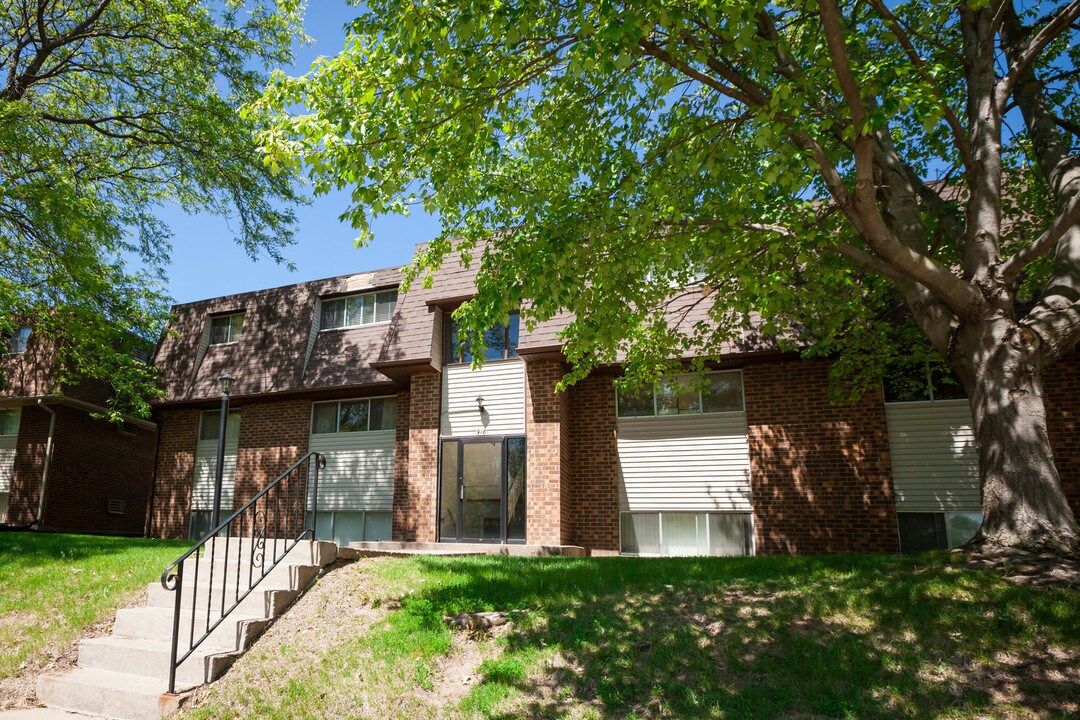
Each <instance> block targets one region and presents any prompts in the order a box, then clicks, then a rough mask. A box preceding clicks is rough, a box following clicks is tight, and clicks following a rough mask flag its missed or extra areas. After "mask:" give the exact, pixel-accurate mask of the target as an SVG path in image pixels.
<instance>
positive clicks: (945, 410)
mask: <svg viewBox="0 0 1080 720" xmlns="http://www.w3.org/2000/svg"><path fill="white" fill-rule="evenodd" d="M885 418H886V420H887V422H888V427H889V451H890V454H891V456H892V473H893V488H894V490H895V492H896V509H897V511H898V512H941V511H944V510H956V511H970V512H979V511H980V510H981V507H982V502H981V494H980V492H979V458H978V453H977V452H976V450H975V436H974V432H973V430H972V421H971V409H970V406H969V405H968V401H967V400H936V401H933V402H904V403H886V405H885Z"/></svg>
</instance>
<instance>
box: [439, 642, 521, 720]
mask: <svg viewBox="0 0 1080 720" xmlns="http://www.w3.org/2000/svg"><path fill="white" fill-rule="evenodd" d="M504 627H505V626H504ZM497 653H498V651H497V650H496V649H495V648H494V647H493V645H492V644H491V643H490V642H487V641H485V639H484V637H483V636H482V635H476V634H473V633H468V632H457V633H454V640H453V645H452V649H451V650H450V654H449V655H447V656H446V657H444V658H443V659H442V661H441V662H440V663H439V665H438V668H437V670H436V671H435V674H434V677H433V678H432V688H431V690H429V691H427V695H428V699H429V701H430V702H431V704H432V706H433V707H436V708H442V707H447V706H454V705H457V704H458V703H459V702H461V699H462V698H463V697H465V696H466V695H468V694H469V691H470V690H471V689H472V688H473V686H474V685H477V684H478V683H479V682H480V680H481V678H480V675H479V669H480V664H481V663H482V662H484V660H486V659H489V658H493V657H495V656H496V655H497Z"/></svg>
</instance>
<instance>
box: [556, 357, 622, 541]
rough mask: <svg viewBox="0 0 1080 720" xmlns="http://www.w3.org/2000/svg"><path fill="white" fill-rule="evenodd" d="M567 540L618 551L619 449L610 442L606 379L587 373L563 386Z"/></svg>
mask: <svg viewBox="0 0 1080 720" xmlns="http://www.w3.org/2000/svg"><path fill="white" fill-rule="evenodd" d="M569 400H570V424H569V430H570V432H569V436H570V437H569V442H568V443H564V444H565V445H566V446H567V447H568V448H569V449H570V453H571V456H572V457H573V462H574V467H573V470H574V472H573V479H572V480H571V481H570V487H569V501H568V502H564V506H566V507H567V508H568V509H569V511H570V528H571V530H570V540H569V542H570V544H572V545H581V546H583V547H586V548H588V549H589V550H591V551H597V550H599V551H604V552H618V551H619V454H618V448H617V447H616V444H615V388H614V386H613V385H612V378H611V377H610V376H606V375H593V376H590V377H587V378H585V379H584V380H582V381H580V382H578V383H577V384H576V385H574V386H573V387H572V388H570V391H569Z"/></svg>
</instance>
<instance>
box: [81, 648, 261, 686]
mask: <svg viewBox="0 0 1080 720" xmlns="http://www.w3.org/2000/svg"><path fill="white" fill-rule="evenodd" d="M171 649H172V646H171V643H170V642H169V641H168V640H148V639H146V638H126V637H117V636H110V637H100V638H88V639H86V640H81V641H80V642H79V667H81V668H86V669H89V670H108V671H110V672H117V673H130V674H132V675H141V676H143V677H149V678H154V679H157V680H168V679H169V661H170V660H171V657H170V652H171ZM238 657H240V653H239V652H238V651H234V652H214V651H212V650H203V649H202V647H201V646H200V647H199V648H197V649H196V650H195V652H193V653H192V654H191V657H189V658H188V659H187V660H185V661H184V662H183V663H181V664H180V667H178V668H177V670H176V682H177V684H178V685H186V686H187V685H189V686H192V687H194V686H196V685H202V684H204V683H208V682H213V681H214V680H217V679H218V678H219V677H221V676H222V675H224V674H225V671H226V670H228V669H229V667H231V666H232V664H233V663H234V662H236V659H237V658H238Z"/></svg>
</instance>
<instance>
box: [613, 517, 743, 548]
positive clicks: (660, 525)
mask: <svg viewBox="0 0 1080 720" xmlns="http://www.w3.org/2000/svg"><path fill="white" fill-rule="evenodd" d="M619 537H620V540H619V549H620V552H622V554H623V555H663V556H669V557H679V556H694V555H728V556H731V555H753V554H754V550H753V548H754V544H753V543H754V541H753V538H754V530H753V521H752V519H751V517H750V513H731V512H624V513H620V515H619Z"/></svg>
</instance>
